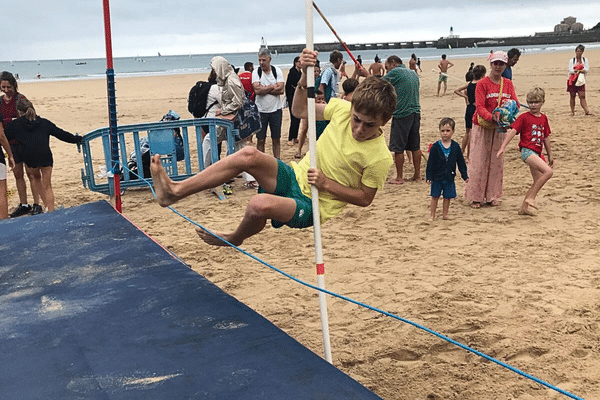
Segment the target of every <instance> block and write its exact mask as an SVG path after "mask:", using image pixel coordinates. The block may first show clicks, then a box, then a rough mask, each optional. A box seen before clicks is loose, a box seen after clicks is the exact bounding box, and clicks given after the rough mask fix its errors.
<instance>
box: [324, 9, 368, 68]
mask: <svg viewBox="0 0 600 400" xmlns="http://www.w3.org/2000/svg"><path fill="white" fill-rule="evenodd" d="M312 5H313V6H314V7H315V10H317V12H318V13H319V15H320V16H321V18H323V21H325V23H326V24H327V26H328V27H329V29H331V32H333V34H334V35H335V37H336V38H337V40H338V41H339V42H340V43H341V45H342V46H344V49H346V53H348V55H349V56H350V58H351V59H352V61H354V65H355V66H356V68H358V69H359V70H361V69H363V66H362V65H360V63H359V62H358V61H356V58H354V56H353V55H352V52H351V51H350V49H349V48H348V46H346V43H345V42H344V41H343V40H342V38H340V37H339V35H338V34H337V32H336V31H335V29H333V26H331V24H330V23H329V21H327V18H325V16H324V15H323V13H322V12H321V10H319V7H317V5H316V4H315V2H314V1H313V2H312Z"/></svg>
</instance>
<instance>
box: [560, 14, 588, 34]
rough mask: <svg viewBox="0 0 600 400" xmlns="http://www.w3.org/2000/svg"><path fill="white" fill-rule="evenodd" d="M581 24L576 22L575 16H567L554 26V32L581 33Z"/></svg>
mask: <svg viewBox="0 0 600 400" xmlns="http://www.w3.org/2000/svg"><path fill="white" fill-rule="evenodd" d="M581 32H583V24H582V23H581V22H577V18H575V17H567V18H565V19H563V20H562V22H561V23H560V24H557V25H555V26H554V33H581Z"/></svg>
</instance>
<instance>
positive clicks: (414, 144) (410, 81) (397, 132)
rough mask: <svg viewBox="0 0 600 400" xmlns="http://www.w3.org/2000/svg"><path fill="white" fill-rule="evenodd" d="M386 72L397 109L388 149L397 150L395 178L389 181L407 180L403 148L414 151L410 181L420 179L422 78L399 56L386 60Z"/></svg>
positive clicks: (395, 155)
mask: <svg viewBox="0 0 600 400" xmlns="http://www.w3.org/2000/svg"><path fill="white" fill-rule="evenodd" d="M385 69H386V71H388V72H387V74H386V75H385V76H384V77H383V78H382V79H384V80H386V81H388V82H390V83H391V84H392V85H393V86H394V88H395V89H396V110H395V111H394V117H393V119H392V127H391V130H390V145H389V149H390V151H391V152H392V153H394V162H395V164H396V178H395V179H393V180H391V181H390V183H392V184H395V185H400V184H403V183H404V179H403V177H402V170H403V169H404V151H407V152H410V153H411V154H412V162H413V166H414V168H415V173H414V175H413V176H412V178H410V180H411V181H419V180H421V149H420V147H421V137H420V129H421V105H420V103H419V77H418V76H417V74H415V73H413V72H412V71H410V70H409V69H407V68H406V66H405V65H404V64H402V60H400V58H399V57H398V56H390V57H388V59H387V60H386V61H385Z"/></svg>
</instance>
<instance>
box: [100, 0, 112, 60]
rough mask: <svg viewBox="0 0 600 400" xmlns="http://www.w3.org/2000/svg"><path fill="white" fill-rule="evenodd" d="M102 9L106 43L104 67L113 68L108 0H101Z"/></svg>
mask: <svg viewBox="0 0 600 400" xmlns="http://www.w3.org/2000/svg"><path fill="white" fill-rule="evenodd" d="M102 5H103V9H104V42H105V45H106V68H108V69H112V68H113V55H112V37H111V33H110V5H109V4H108V0H104V1H103V4H102Z"/></svg>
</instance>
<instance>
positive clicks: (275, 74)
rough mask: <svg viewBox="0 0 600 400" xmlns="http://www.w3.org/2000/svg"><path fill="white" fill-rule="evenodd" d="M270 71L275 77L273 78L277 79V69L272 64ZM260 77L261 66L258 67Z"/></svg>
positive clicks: (260, 76) (259, 76)
mask: <svg viewBox="0 0 600 400" xmlns="http://www.w3.org/2000/svg"><path fill="white" fill-rule="evenodd" d="M271 73H272V74H273V77H274V78H275V80H277V70H276V69H275V67H274V66H272V65H271ZM260 78H262V68H259V69H258V79H260Z"/></svg>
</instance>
